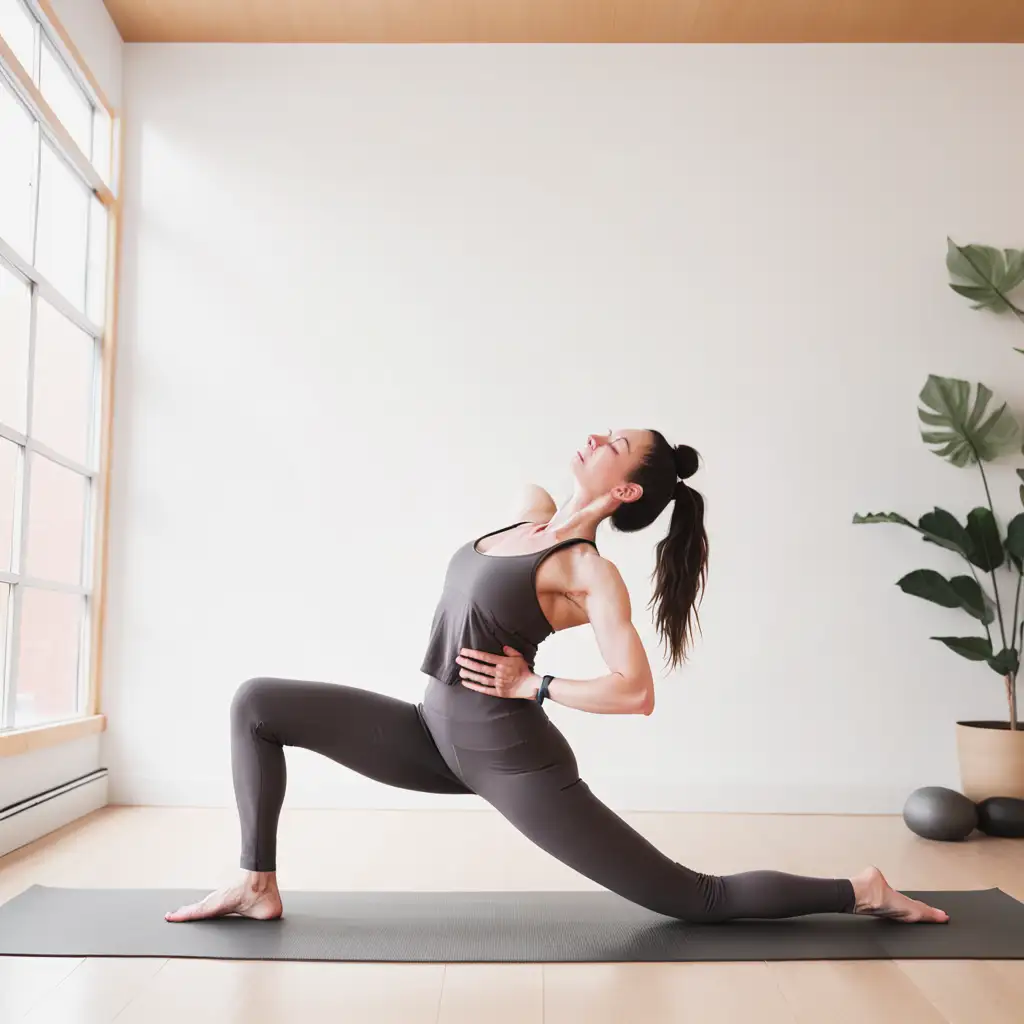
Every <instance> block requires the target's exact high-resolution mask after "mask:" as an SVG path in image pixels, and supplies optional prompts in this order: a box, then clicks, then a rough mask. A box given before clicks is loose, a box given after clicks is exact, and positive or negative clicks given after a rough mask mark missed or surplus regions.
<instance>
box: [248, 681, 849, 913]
mask: <svg viewBox="0 0 1024 1024" xmlns="http://www.w3.org/2000/svg"><path fill="white" fill-rule="evenodd" d="M286 746H294V747H305V748H306V749H307V750H315V751H316V752H317V753H319V754H323V755H324V756H326V757H329V758H331V759H332V760H334V761H337V762H338V763H339V764H342V765H345V766H346V767H347V768H351V769H352V770H353V771H356V772H359V773H360V774H361V775H365V776H367V777H368V778H371V779H376V780H377V781H378V782H383V783H386V784H387V785H389V786H396V787H399V788H401V789H410V790H418V791H420V792H424V793H476V794H478V795H479V796H481V797H483V799H484V800H486V801H487V802H488V803H490V804H491V805H492V806H493V807H495V808H496V809H497V810H498V811H499V812H500V813H501V814H502V815H504V816H505V817H506V818H507V819H508V820H509V821H510V822H511V823H512V824H513V825H514V826H515V827H516V828H517V829H519V831H520V832H522V833H523V834H524V835H525V836H527V837H528V838H529V839H531V840H532V841H533V842H534V843H536V844H537V845H538V846H539V847H541V848H542V849H544V850H546V851H547V852H548V853H550V854H551V855H552V856H553V857H557V858H558V860H560V861H562V863H564V864H567V865H568V866H569V867H571V868H573V869H574V870H576V871H578V872H579V873H580V874H582V875H585V876H586V877H587V878H590V879H591V880H592V881H594V882H596V883H597V884H598V885H601V886H603V887H604V888H606V889H610V890H611V891H612V892H616V893H618V894H619V895H620V896H623V897H625V898H626V899H628V900H630V901H632V902H633V903H637V904H639V905H640V906H643V907H646V908H647V909H649V910H652V911H655V912H656V913H659V914H664V915H667V916H669V917H674V918H680V919H682V920H687V921H693V922H697V921H705V922H706V921H725V920H729V919H731V918H781V917H794V916H797V915H802V914H815V913H826V912H847V913H848V912H851V911H852V910H853V907H854V894H853V886H852V885H851V883H850V881H849V880H848V879H840V878H808V877H803V876H800V875H791V874H784V873H782V872H779V871H746V872H741V873H739V874H733V875H721V876H719V875H706V874H701V873H699V872H696V871H692V870H691V869H689V868H687V867H684V866H683V865H681V864H678V863H677V862H675V861H673V860H671V859H670V858H669V857H667V856H665V854H663V853H661V852H660V851H659V850H658V849H657V848H656V847H655V846H653V845H652V844H651V843H650V842H648V840H647V839H645V838H644V837H643V836H642V835H640V833H639V832H637V831H636V830H634V829H633V828H632V827H631V826H630V825H628V824H627V823H626V822H625V821H623V820H622V818H620V817H619V816H618V815H617V814H615V813H614V812H613V811H612V810H611V809H610V808H608V807H607V806H605V804H603V803H602V802H601V801H600V800H598V799H597V797H596V796H594V794H593V793H591V791H590V789H589V788H588V786H587V784H586V783H585V782H584V781H583V780H582V779H581V778H580V777H579V774H578V771H577V767H576V758H575V757H574V755H573V752H572V750H571V748H570V747H569V744H568V743H567V741H566V740H565V738H564V737H563V735H562V734H561V732H560V731H559V730H558V729H557V728H556V727H555V726H554V724H553V723H552V722H551V721H550V719H549V718H548V716H547V714H546V713H545V712H544V710H543V708H541V707H540V706H538V705H537V704H535V703H534V702H532V701H526V700H509V699H505V698H499V697H491V696H489V695H487V694H482V693H477V692H476V691H474V690H470V689H467V688H466V687H464V686H446V685H444V684H443V683H440V682H438V681H437V680H433V679H431V680H430V681H429V683H428V686H427V690H426V693H425V694H424V699H423V702H422V703H421V704H418V705H416V704H411V703H408V702H407V701H402V700H398V699H396V698H394V697H389V696H386V695H384V694H380V693H374V692H372V691H369V690H362V689H358V688H356V687H352V686H343V685H338V684H334V683H317V682H305V681H298V680H286V679H250V680H249V681H248V682H246V683H243V684H242V686H241V687H239V689H238V691H237V693H236V694H235V697H234V700H233V702H232V705H231V762H232V775H233V779H234V786H235V797H236V800H237V803H238V814H239V820H240V825H241V838H242V853H241V866H242V867H243V868H246V869H248V870H250V871H274V870H276V868H277V860H276V857H277V825H278V818H279V816H280V812H281V805H282V804H283V802H284V795H285V758H284V749H283V748H284V747H286Z"/></svg>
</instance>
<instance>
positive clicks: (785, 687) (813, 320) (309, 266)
mask: <svg viewBox="0 0 1024 1024" xmlns="http://www.w3.org/2000/svg"><path fill="white" fill-rule="evenodd" d="M125 76H126V77H125V87H126V96H127V102H128V106H127V125H128V138H127V154H126V155H127V165H126V167H127V170H126V186H127V187H126V196H127V202H128V208H127V218H126V237H125V278H124V287H123V311H122V313H123V315H122V329H121V330H122V333H121V360H120V367H119V373H118V381H117V395H118V401H119V403H120V405H119V408H118V411H117V416H116V444H115V470H114V472H115V477H114V495H113V514H112V520H111V531H112V532H111V542H112V551H111V590H110V607H109V622H110V634H109V637H108V647H107V651H108V653H107V681H106V685H105V688H104V702H105V710H106V712H107V713H108V715H109V716H110V731H109V733H108V734H107V736H106V737H105V749H106V761H107V763H108V765H109V767H110V769H111V776H112V787H113V788H112V794H111V799H112V800H115V801H125V802H134V801H138V802H160V801H167V802H171V803H177V802H183V803H197V804H203V803H218V802H225V801H229V800H230V799H231V791H230V775H229V750H228V735H227V709H228V702H229V700H230V697H231V695H232V692H233V691H234V689H235V687H236V686H237V685H238V684H239V683H240V682H241V681H243V680H244V679H246V678H247V677H250V676H253V675H262V674H270V675H274V674H277V675H283V676H290V677H300V678H301V677H305V678H316V679H325V680H334V681H340V682H347V683H353V684H357V685H362V686H366V687H371V688H373V689H376V690H380V691H383V692H386V693H390V694H393V695H396V696H399V697H402V698H405V699H408V700H411V701H415V700H417V699H419V697H420V694H421V692H422V688H423V685H424V683H425V679H424V677H422V676H421V675H420V674H419V672H418V665H419V660H420V657H421V654H422V650H423V646H424V643H425V641H426V638H427V630H428V626H429V622H430V616H431V613H432V611H433V606H434V601H435V599H436V597H437V594H438V592H439V589H440V584H441V578H442V574H443V571H444V567H445V564H446V560H447V558H448V556H449V554H450V553H451V551H453V550H454V548H455V547H457V546H458V545H459V544H460V543H462V542H463V541H464V540H466V539H468V538H469V537H470V536H472V535H475V534H481V533H484V532H486V531H488V530H490V529H493V528H496V527H498V526H500V525H503V524H506V523H509V522H511V521H512V520H513V516H514V508H513V504H512V501H513V498H514V496H515V495H516V493H517V491H518V489H519V487H520V485H522V484H523V483H525V482H526V481H528V480H536V481H538V482H540V483H542V484H544V485H545V486H547V487H549V488H550V489H551V490H552V491H553V492H554V493H555V494H556V496H558V497H563V496H564V494H565V490H566V484H567V482H568V474H567V462H568V459H569V457H570V456H571V454H572V452H573V451H574V450H575V448H576V447H578V445H579V444H580V443H581V441H582V439H583V438H584V435H585V434H586V433H587V432H588V431H591V430H602V429H604V428H606V427H609V426H647V425H651V426H656V427H658V428H659V429H661V430H662V431H664V432H665V433H666V434H667V435H668V436H669V437H670V438H671V439H673V440H675V441H687V442H689V443H692V444H694V445H695V446H697V447H698V448H699V449H700V450H701V451H702V452H703V454H704V456H705V459H706V469H705V470H704V471H703V472H702V473H701V475H700V476H699V477H698V478H697V479H696V480H695V481H694V482H695V483H696V484H697V485H698V486H700V487H701V488H702V489H703V490H704V491H705V493H706V494H707V497H708V504H709V529H710V534H711V545H712V570H711V577H710V589H709V592H708V595H707V599H706V601H705V604H704V614H703V621H704V639H703V642H702V643H701V644H700V646H699V648H698V650H697V651H696V654H695V656H694V658H693V661H692V664H691V665H690V666H689V667H688V668H687V669H686V670H685V671H683V672H681V673H678V674H677V675H675V676H674V677H671V678H667V679H664V680H662V681H660V682H659V688H658V706H657V710H656V712H655V714H654V715H653V716H652V717H650V718H644V717H638V718H616V717H603V716H596V715H587V714H583V713H579V712H574V711H569V710H567V709H564V708H559V707H554V708H552V711H551V714H552V717H553V718H554V719H555V720H556V721H557V723H558V724H559V725H560V726H561V727H562V728H563V729H564V731H565V733H566V734H567V735H568V737H569V739H570V741H571V742H572V743H573V744H574V746H575V748H576V750H577V752H578V755H579V760H580V763H581V770H582V773H583V774H584V776H585V777H586V778H587V779H588V780H589V781H590V783H591V785H592V787H593V788H594V790H595V791H596V792H597V793H599V794H600V795H602V796H603V797H605V798H606V799H607V800H609V802H611V803H612V804H613V805H614V806H617V807H620V808H623V809H645V808H648V809H653V808H661V809H673V810H689V809H704V808H709V809H717V810H723V811H732V810H764V811H785V810H808V811H851V812H864V811H897V810H899V808H900V807H901V805H902V801H903V799H904V798H905V797H906V795H907V793H908V792H909V791H910V790H911V789H913V788H914V787H917V786H920V785H925V784H948V785H956V784H957V774H956V760H955V750H954V722H955V721H956V720H957V719H958V718H964V717H975V716H996V715H999V714H1000V713H1002V712H1003V705H1002V695H1001V691H1002V687H1001V684H1000V681H999V680H998V679H997V677H996V676H995V675H994V674H992V673H991V672H989V671H988V670H987V669H982V668H979V667H977V666H973V665H970V664H968V663H967V662H964V661H962V660H960V659H958V658H956V657H955V656H954V655H952V654H950V653H949V652H947V651H945V650H944V649H942V648H940V646H939V645H938V644H935V643H934V642H932V641H930V640H929V639H928V637H929V636H930V635H932V634H935V633H949V632H956V631H960V630H964V631H966V630H967V629H969V625H970V624H969V622H968V621H967V620H966V618H963V619H962V618H961V617H959V616H957V615H955V614H953V613H952V612H949V613H947V612H944V611H943V610H941V609H938V608H934V607H931V606H927V605H924V604H923V603H920V602H915V601H914V600H912V599H911V598H909V597H906V596H904V595H903V594H901V593H900V592H899V591H898V590H897V589H896V587H895V586H893V583H894V581H895V580H896V579H897V578H898V577H899V576H901V575H902V574H903V573H905V572H906V571H908V570H910V569H912V568H916V567H918V566H924V565H928V566H933V567H936V568H939V569H945V570H947V571H950V570H953V569H954V568H955V563H954V562H952V561H949V560H948V559H947V558H946V556H945V554H944V553H943V552H941V551H938V550H937V549H934V548H926V547H924V546H923V545H920V544H919V543H918V542H917V541H916V539H915V538H913V537H912V536H911V535H910V534H909V533H906V534H905V533H902V532H899V531H897V530H896V528H883V527H873V528H870V529H869V528H866V527H857V528H855V527H853V526H852V525H851V523H850V519H851V516H852V514H853V513H854V512H856V511H867V510H878V509H896V510H899V511H902V512H904V513H905V514H913V515H918V514H920V513H922V512H924V511H926V510H927V509H928V508H930V507H931V506H932V505H933V504H935V503H939V504H942V505H944V506H946V507H948V508H951V509H953V510H955V511H957V512H959V513H961V514H963V513H965V512H966V511H967V510H968V509H969V508H970V507H971V505H972V503H975V502H977V501H978V499H979V497H980V489H979V484H978V482H977V479H976V477H974V476H972V475H970V474H967V473H965V472H960V471H957V470H954V469H952V468H951V467H949V466H948V465H946V464H945V463H943V462H942V461H941V460H939V459H937V458H935V457H934V456H932V455H931V454H929V453H928V452H927V450H926V449H925V448H924V447H923V445H922V444H921V442H920V440H919V438H918V428H917V421H916V413H915V403H916V395H917V392H918V390H919V389H920V387H921V385H922V384H923V382H924V380H925V378H926V376H927V374H928V373H929V372H937V373H943V374H949V375H961V376H966V377H968V378H969V379H981V380H984V381H987V382H988V383H989V384H991V385H993V386H998V387H1000V388H1001V389H1002V391H1003V392H1004V393H1005V394H1006V395H1007V396H1008V397H1011V398H1014V399H1015V400H1017V401H1018V404H1019V405H1020V406H1021V407H1024V375H1022V373H1021V371H1022V369H1024V364H1022V363H1021V357H1020V356H1018V355H1016V354H1015V353H1014V352H1013V351H1012V347H1011V346H1012V345H1013V344H1017V345H1021V344H1022V336H1021V334H1020V328H1019V325H1014V324H1012V323H1009V322H1004V321H1000V320H997V319H994V318H992V317H989V316H982V315H980V314H978V313H974V312H971V311H970V310H969V309H968V307H967V305H966V303H964V302H962V301H961V300H960V299H958V298H957V297H956V296H954V295H952V293H951V292H950V291H949V290H948V288H947V287H946V273H945V268H944V263H943V260H944V254H945V237H946V234H947V233H950V234H952V235H953V236H955V237H957V238H959V239H961V240H965V241H966V240H973V241H983V242H989V243H993V244H999V245H1020V244H1021V243H1022V242H1024V205H1022V203H1021V201H1020V189H1021V179H1020V168H1021V166H1022V161H1024V135H1022V133H1021V132H1020V131H1015V130H1013V128H1012V126H1013V125H1015V124H1018V123H1019V109H1018V108H1019V96H1020V95H1021V92H1022V90H1024V47H1019V46H1018V47H989V48H986V47H975V46H961V47H911V46H905V47H835V46H833V47H814V46H799V47H796V46H794V47H739V46H737V47H729V46H719V47H679V46H658V47H645V46H635V47H634V46H615V47H558V46H549V47H529V46H519V47H381V46H375V47H366V48H360V47H344V48H342V47H338V48H331V47H323V48H315V47H305V48H300V47H273V48H258V47H252V46H235V47H219V46H134V45H131V46H128V47H127V49H126V59H125ZM997 477H998V479H997V480H996V484H997V489H998V493H999V494H1000V495H1001V500H1002V501H1003V507H1004V508H1005V509H1008V510H1011V511H1013V510H1015V505H1016V501H1017V499H1016V481H1015V479H1014V477H1013V475H1012V471H1011V467H1009V466H1007V467H1005V468H1004V469H1003V470H1002V471H1001V472H1000V473H998V474H997ZM663 525H664V524H663V523H662V524H659V528H658V529H651V530H649V531H647V533H646V534H644V535H636V536H633V537H623V536H613V535H610V534H609V535H605V536H600V535H599V543H600V545H601V547H602V549H603V551H604V552H606V553H607V554H608V555H609V556H611V557H612V558H614V559H615V560H616V561H617V562H618V563H619V565H620V566H621V569H622V571H623V574H624V575H625V577H626V580H627V582H628V584H629V586H630V588H631V591H632V594H633V604H634V612H635V617H636V620H637V621H638V623H639V626H640V629H641V631H642V635H643V637H644V639H645V641H646V642H647V643H648V644H649V650H650V652H651V654H652V657H653V658H655V659H657V657H658V649H657V645H656V642H655V638H654V635H653V631H652V629H651V626H650V620H649V615H648V612H647V611H646V603H647V599H648V596H649V589H648V588H649V583H648V575H649V572H650V570H651V567H652V553H653V548H654V545H655V544H656V543H657V541H658V540H659V539H660V537H661V535H662V532H661V531H662V529H663ZM539 665H540V666H541V667H542V668H543V669H545V670H551V671H554V672H557V673H561V674H566V675H573V674H587V673H597V672H599V671H601V665H600V662H599V661H598V659H597V657H596V652H595V649H594V644H593V642H592V639H591V637H590V636H589V634H588V633H586V632H584V631H576V635H571V634H570V635H559V636H557V637H554V638H552V639H551V640H549V641H548V643H547V644H546V645H545V647H544V648H542V654H541V658H540V661H539ZM289 771H290V782H289V786H290V789H289V801H290V804H291V805H292V806H296V805H301V804H312V805H319V806H333V805H343V806H344V805H363V806H409V807H429V806H453V805H454V806H463V807H466V806H476V803H474V802H473V801H475V800H476V798H468V799H467V800H462V799H461V798H448V799H442V798H432V797H427V796H423V795H421V794H406V793H403V792H400V791H397V790H390V789H385V788H383V787H379V786H377V785H375V784H372V783H368V782H365V781H364V780H362V779H361V778H359V777H358V776H356V775H354V774H352V773H350V772H348V771H346V770H343V769H339V768H336V767H335V766H333V765H331V764H329V763H327V762H321V761H319V760H318V759H317V758H315V757H314V756H313V755H308V754H306V753H305V752H302V751H300V752H294V753H293V754H291V755H290V760H289Z"/></svg>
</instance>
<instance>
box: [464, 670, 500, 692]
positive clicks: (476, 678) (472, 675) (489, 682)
mask: <svg viewBox="0 0 1024 1024" xmlns="http://www.w3.org/2000/svg"><path fill="white" fill-rule="evenodd" d="M459 677H460V678H462V679H472V680H473V682H474V683H481V684H483V685H485V686H487V687H488V688H489V689H494V678H493V677H492V676H485V675H482V674H481V673H480V672H470V671H469V669H467V668H464V669H463V670H462V671H461V672H460V673H459Z"/></svg>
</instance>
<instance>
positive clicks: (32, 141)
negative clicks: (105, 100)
mask: <svg viewBox="0 0 1024 1024" xmlns="http://www.w3.org/2000/svg"><path fill="white" fill-rule="evenodd" d="M3 2H4V0H0V4H2V3H3ZM0 141H2V153H3V157H2V158H0V238H2V239H3V240H4V241H5V242H6V243H7V244H8V245H9V246H10V247H11V248H12V249H14V251H15V252H16V253H17V254H18V255H19V256H20V257H21V258H22V259H23V260H25V261H26V262H31V260H32V195H33V186H34V183H35V174H36V128H35V122H34V121H33V120H32V117H31V115H30V114H29V112H28V111H27V110H26V109H25V108H24V107H23V106H22V105H21V103H19V102H18V100H17V99H16V98H15V96H14V93H12V92H11V90H10V89H9V88H8V87H7V85H6V84H5V83H4V82H3V81H2V80H0Z"/></svg>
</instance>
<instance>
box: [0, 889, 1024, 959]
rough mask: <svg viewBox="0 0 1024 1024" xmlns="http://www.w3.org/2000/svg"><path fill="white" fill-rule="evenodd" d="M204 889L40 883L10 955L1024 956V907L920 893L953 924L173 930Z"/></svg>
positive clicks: (403, 917)
mask: <svg viewBox="0 0 1024 1024" xmlns="http://www.w3.org/2000/svg"><path fill="white" fill-rule="evenodd" d="M207 892H208V890H201V889H64V888H51V887H48V886H41V885H34V886H32V887H31V888H29V889H27V890H26V891H25V892H23V893H21V894H20V895H18V896H15V897H14V898H13V899H12V900H10V901H9V902H8V903H5V904H4V905H3V906H0V955H9V956H154V957H201V958H204V959H228V960H346V961H353V960H359V961H366V960H379V961H391V962H393V961H403V962H445V963H457V962H460V961H469V962H477V963H480V962H515V963H523V962H527V963H536V962H552V961H554V962H563V963H564V962H569V961H585V962H601V961H614V962H622V961H673V960H679V961H682V960H688V961H695V960H719V961H721V960H874V959H908V960H909V959H943V960H946V959H949V960H970V959H975V960H977V959H983V960H1019V959H1024V904H1022V903H1019V902H1017V900H1015V899H1013V898H1012V897H1010V896H1008V895H1007V894H1006V893H1004V892H1002V891H1001V890H999V889H984V890H978V891H950V892H914V893H910V895H911V896H915V897H916V898H918V899H923V900H925V901H926V902H929V903H932V904H933V905H935V906H939V907H942V908H943V909H944V910H946V911H947V912H948V913H949V915H950V918H951V921H950V923H949V924H944V925H904V924H897V923H896V922H893V921H884V920H877V919H874V918H866V917H853V916H851V915H844V914H821V915H816V916H814V917H803V918H790V919H787V920H784V921H731V922H728V923H726V924H716V925H692V924H686V923H684V922H681V921H677V920H674V919H672V918H667V917H663V916H661V915H659V914H654V913H652V912H651V911H648V910H644V909H643V908H642V907H638V906H636V905H635V904H632V903H629V902H627V901H626V900H624V899H622V898H621V897H619V896H616V895H614V894H612V893H608V892H603V891H598V892H285V893H284V894H283V896H284V905H285V916H284V918H282V919H281V920H279V921H269V922H268V921H249V920H246V919H245V918H240V917H229V918H222V919H220V920H212V921H200V922H193V923H189V924H171V923H169V922H167V921H165V920H164V919H163V915H164V912H165V911H167V910H170V909H174V908H175V907H178V906H179V905H181V904H183V903H188V902H194V901H196V900H198V899H201V898H202V897H203V896H205V895H206V893H207Z"/></svg>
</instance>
